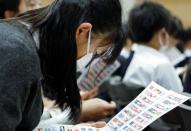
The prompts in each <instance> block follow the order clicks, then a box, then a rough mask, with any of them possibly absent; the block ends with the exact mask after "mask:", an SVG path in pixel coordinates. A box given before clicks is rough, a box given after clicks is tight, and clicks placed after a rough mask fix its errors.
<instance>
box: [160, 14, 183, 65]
mask: <svg viewBox="0 0 191 131" xmlns="http://www.w3.org/2000/svg"><path fill="white" fill-rule="evenodd" d="M167 31H168V33H169V43H167V45H166V46H164V47H163V48H161V49H160V51H161V53H163V54H164V55H165V56H167V58H168V59H169V60H170V62H172V64H173V65H175V64H176V61H177V60H178V59H180V57H184V55H183V53H182V51H181V50H179V49H178V48H177V44H183V40H182V34H183V31H184V27H183V24H182V22H181V20H180V19H179V18H178V17H176V16H172V18H171V19H170V26H169V28H168V29H167Z"/></svg>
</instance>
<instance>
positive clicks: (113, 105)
mask: <svg viewBox="0 0 191 131" xmlns="http://www.w3.org/2000/svg"><path fill="white" fill-rule="evenodd" d="M110 107H111V108H114V109H115V108H116V107H117V105H116V103H115V102H114V101H111V102H110Z"/></svg>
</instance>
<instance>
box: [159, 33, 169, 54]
mask: <svg viewBox="0 0 191 131" xmlns="http://www.w3.org/2000/svg"><path fill="white" fill-rule="evenodd" d="M169 39H170V38H169V35H168V34H166V41H165V42H164V41H163V40H162V38H161V36H159V43H160V52H165V51H167V50H168V49H169V46H170V42H169Z"/></svg>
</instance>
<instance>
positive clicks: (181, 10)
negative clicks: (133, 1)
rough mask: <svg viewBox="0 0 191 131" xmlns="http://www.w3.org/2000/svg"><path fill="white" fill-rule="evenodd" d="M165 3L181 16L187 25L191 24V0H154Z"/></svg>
mask: <svg viewBox="0 0 191 131" xmlns="http://www.w3.org/2000/svg"><path fill="white" fill-rule="evenodd" d="M153 1H157V2H159V3H161V4H163V5H164V6H165V7H167V8H168V9H169V10H171V11H172V12H173V14H175V15H177V16H178V17H179V18H181V20H182V22H183V23H184V25H185V27H188V26H191V0H153Z"/></svg>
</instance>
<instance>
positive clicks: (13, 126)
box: [0, 36, 42, 131]
mask: <svg viewBox="0 0 191 131" xmlns="http://www.w3.org/2000/svg"><path fill="white" fill-rule="evenodd" d="M24 41H25V40H22V39H19V38H15V37H12V36H7V37H6V38H5V37H1V38H0V131H16V130H17V131H22V130H25V131H30V130H32V129H33V128H35V126H36V125H37V124H38V122H39V119H40V116H41V113H42V99H41V90H40V88H39V86H38V80H39V77H40V67H39V60H38V56H37V55H36V53H35V51H34V50H33V49H32V48H31V47H29V46H25V45H24V44H23V42H24ZM13 43H14V44H13Z"/></svg>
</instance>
